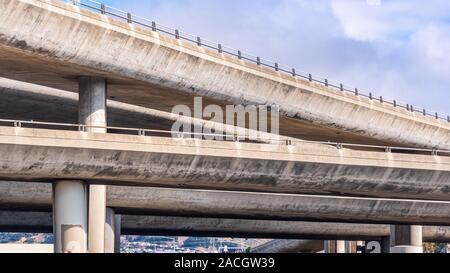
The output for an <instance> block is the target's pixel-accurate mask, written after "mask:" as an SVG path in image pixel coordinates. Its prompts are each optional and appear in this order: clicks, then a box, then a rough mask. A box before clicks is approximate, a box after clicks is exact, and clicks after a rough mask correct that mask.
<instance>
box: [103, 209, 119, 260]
mask: <svg viewBox="0 0 450 273" xmlns="http://www.w3.org/2000/svg"><path fill="white" fill-rule="evenodd" d="M120 221H121V217H120V215H116V213H115V212H114V210H113V209H112V208H107V209H106V225H105V253H120V229H121V223H120Z"/></svg>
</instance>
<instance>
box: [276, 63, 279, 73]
mask: <svg viewBox="0 0 450 273" xmlns="http://www.w3.org/2000/svg"><path fill="white" fill-rule="evenodd" d="M278 70H279V69H278V63H275V71H278Z"/></svg>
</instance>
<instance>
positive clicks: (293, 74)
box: [292, 68, 297, 77]
mask: <svg viewBox="0 0 450 273" xmlns="http://www.w3.org/2000/svg"><path fill="white" fill-rule="evenodd" d="M295 76H297V73H295V68H292V77H295Z"/></svg>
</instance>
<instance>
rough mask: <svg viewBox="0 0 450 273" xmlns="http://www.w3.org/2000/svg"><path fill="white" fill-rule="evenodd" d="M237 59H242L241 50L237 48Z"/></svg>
mask: <svg viewBox="0 0 450 273" xmlns="http://www.w3.org/2000/svg"><path fill="white" fill-rule="evenodd" d="M238 59H239V60H240V59H242V52H241V51H240V50H238Z"/></svg>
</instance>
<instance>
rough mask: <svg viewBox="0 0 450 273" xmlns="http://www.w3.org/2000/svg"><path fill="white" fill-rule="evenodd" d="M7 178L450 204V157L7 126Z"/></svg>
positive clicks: (0, 134) (1, 134) (1, 165)
mask: <svg viewBox="0 0 450 273" xmlns="http://www.w3.org/2000/svg"><path fill="white" fill-rule="evenodd" d="M0 153H1V154H4V155H8V156H6V157H1V158H0V177H2V178H4V179H6V180H28V181H50V180H55V179H83V180H90V181H92V182H95V183H110V184H116V185H146V186H170V187H179V188H202V189H219V190H244V191H264V192H278V193H308V194H334V195H336V194H345V195H352V196H373V197H392V198H411V199H427V200H449V199H450V198H449V196H450V195H449V194H448V193H449V189H450V187H449V185H450V157H443V156H432V155H413V154H399V153H385V152H367V151H358V150H349V149H337V148H336V147H334V146H329V145H323V144H312V143H304V142H300V143H296V144H295V145H293V146H282V145H272V144H251V143H234V142H224V141H221V142H220V141H203V140H192V139H177V138H161V137H144V136H131V135H116V134H98V133H86V132H78V131H63V130H47V129H30V128H14V127H0Z"/></svg>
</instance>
